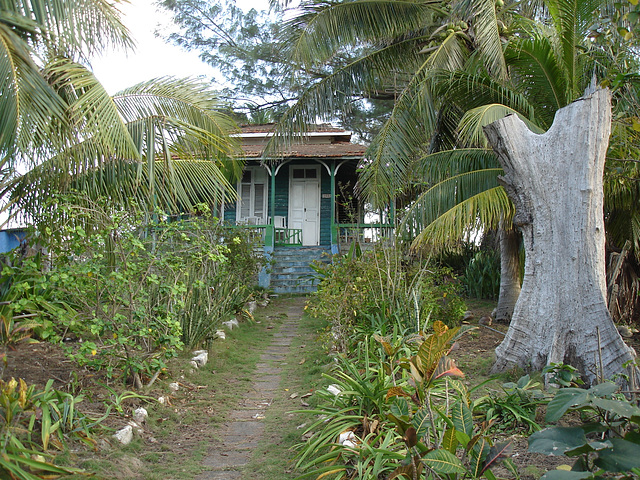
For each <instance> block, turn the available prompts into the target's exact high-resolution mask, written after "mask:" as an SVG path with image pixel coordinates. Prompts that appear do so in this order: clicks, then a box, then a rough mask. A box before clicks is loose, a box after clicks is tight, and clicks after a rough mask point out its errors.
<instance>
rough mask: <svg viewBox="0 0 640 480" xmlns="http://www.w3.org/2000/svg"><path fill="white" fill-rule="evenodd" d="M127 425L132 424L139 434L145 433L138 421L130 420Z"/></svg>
mask: <svg viewBox="0 0 640 480" xmlns="http://www.w3.org/2000/svg"><path fill="white" fill-rule="evenodd" d="M127 425H128V426H130V427H131V428H132V429H133V431H134V432H136V433H137V434H138V435H142V434H143V433H144V430H143V429H142V426H141V425H140V424H139V423H138V422H134V421H133V420H129V422H128V423H127Z"/></svg>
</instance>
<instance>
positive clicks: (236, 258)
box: [0, 199, 260, 388]
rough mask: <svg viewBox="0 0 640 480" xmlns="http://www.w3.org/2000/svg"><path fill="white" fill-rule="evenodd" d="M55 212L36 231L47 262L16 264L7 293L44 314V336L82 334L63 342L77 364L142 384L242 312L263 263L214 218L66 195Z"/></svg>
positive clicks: (16, 303) (6, 279)
mask: <svg viewBox="0 0 640 480" xmlns="http://www.w3.org/2000/svg"><path fill="white" fill-rule="evenodd" d="M55 211H56V214H57V216H56V217H55V219H54V220H55V221H52V222H51V223H50V224H49V225H43V226H41V229H40V230H39V231H38V232H37V233H38V234H39V236H38V237H37V238H38V239H39V243H40V244H41V245H42V246H45V247H46V249H47V251H48V257H47V265H46V268H45V265H43V262H42V261H40V260H39V257H34V258H32V259H24V260H22V261H18V260H17V259H16V260H15V261H13V262H10V265H13V266H10V265H7V266H5V267H4V269H3V272H2V278H1V279H0V281H1V282H2V284H3V285H4V286H5V290H6V292H5V293H6V295H5V299H6V300H9V301H10V302H11V308H12V311H13V312H17V313H20V314H23V313H27V314H29V313H36V314H37V315H38V319H39V324H40V326H41V328H40V331H38V332H37V333H38V334H39V335H40V336H41V337H42V338H62V337H76V338H78V339H81V340H82V341H81V342H80V341H79V342H77V343H73V344H65V345H66V346H67V349H68V351H69V353H70V355H72V356H73V357H74V358H75V359H76V360H77V361H78V362H80V363H81V364H86V365H89V366H91V367H94V368H96V369H104V370H106V372H107V373H108V375H110V376H120V375H121V374H122V375H123V378H124V379H126V380H127V381H129V382H133V383H134V385H135V386H136V387H138V388H139V387H141V386H142V381H143V377H144V376H148V377H151V378H152V377H153V375H154V374H155V373H156V372H158V371H159V370H160V369H162V368H164V366H165V362H166V360H167V359H169V358H172V357H174V356H175V355H177V353H178V352H179V351H180V350H181V349H182V348H183V346H185V345H186V346H188V347H192V346H196V345H197V344H199V343H202V342H204V341H206V340H207V339H208V338H210V337H211V336H212V335H213V334H214V333H215V331H216V329H217V328H218V327H219V325H220V324H221V322H222V321H224V320H227V319H228V318H229V317H231V316H233V315H235V313H236V312H237V311H239V310H240V308H241V307H242V305H243V304H244V302H245V301H246V299H247V298H248V296H249V291H250V287H251V284H250V281H251V279H252V278H254V277H255V275H256V273H257V271H258V268H259V265H260V259H259V258H258V257H256V256H255V254H254V253H253V251H254V250H253V245H252V244H251V243H250V242H249V236H248V235H246V234H245V233H243V232H242V231H234V232H232V233H229V232H228V231H227V230H226V229H225V228H224V227H223V226H221V225H219V223H218V222H217V220H216V219H214V218H210V217H206V216H203V217H193V218H189V219H186V220H179V221H173V219H166V220H164V221H161V220H159V219H160V218H162V217H161V216H160V215H156V216H155V218H156V220H155V221H153V222H150V221H149V216H148V215H146V214H144V213H143V212H139V211H135V209H132V210H130V211H127V212H122V211H111V210H109V209H108V208H106V207H105V206H104V205H101V204H90V206H78V204H77V202H69V203H65V202H64V199H59V203H58V205H57V208H56V210H55ZM0 313H1V312H0ZM32 321H33V320H32Z"/></svg>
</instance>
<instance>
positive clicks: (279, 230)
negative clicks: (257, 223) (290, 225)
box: [273, 215, 287, 242]
mask: <svg viewBox="0 0 640 480" xmlns="http://www.w3.org/2000/svg"><path fill="white" fill-rule="evenodd" d="M273 227H274V235H275V241H276V242H284V241H285V240H286V236H287V232H286V230H287V217H283V216H280V215H274V217H273Z"/></svg>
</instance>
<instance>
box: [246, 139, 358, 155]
mask: <svg viewBox="0 0 640 480" xmlns="http://www.w3.org/2000/svg"><path fill="white" fill-rule="evenodd" d="M241 148H242V150H243V152H244V154H245V156H246V157H247V158H259V157H261V156H262V151H263V150H264V145H242V146H241ZM365 150H366V147H365V146H364V145H357V144H355V143H349V142H340V143H330V144H320V145H317V144H298V145H291V146H290V147H289V148H287V149H286V151H284V152H282V156H283V157H284V158H292V157H293V158H309V157H314V158H334V157H335V158H340V157H362V156H363V155H364V152H365Z"/></svg>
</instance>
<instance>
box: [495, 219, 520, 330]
mask: <svg viewBox="0 0 640 480" xmlns="http://www.w3.org/2000/svg"><path fill="white" fill-rule="evenodd" d="M499 235H500V295H499V296H498V305H497V307H496V315H495V317H496V318H495V320H496V321H497V322H502V323H509V322H511V318H512V317H513V310H514V308H515V305H516V302H517V300H518V297H519V296H520V235H519V234H518V232H517V231H516V229H515V228H510V229H509V230H505V228H504V227H502V226H501V227H500V230H499Z"/></svg>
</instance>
